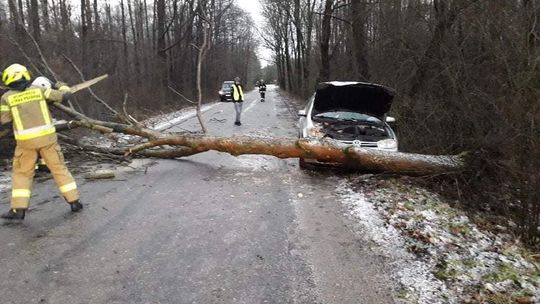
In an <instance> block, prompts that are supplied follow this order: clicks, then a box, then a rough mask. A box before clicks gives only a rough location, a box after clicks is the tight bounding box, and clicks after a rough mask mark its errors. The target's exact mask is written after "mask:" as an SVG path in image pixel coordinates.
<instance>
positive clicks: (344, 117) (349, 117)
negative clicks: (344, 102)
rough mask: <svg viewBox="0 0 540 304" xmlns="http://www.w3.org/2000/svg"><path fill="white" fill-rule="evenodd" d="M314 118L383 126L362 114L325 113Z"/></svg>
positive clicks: (378, 121) (375, 119) (374, 119)
mask: <svg viewBox="0 0 540 304" xmlns="http://www.w3.org/2000/svg"><path fill="white" fill-rule="evenodd" d="M314 118H322V119H332V120H339V121H363V122H370V123H374V124H382V121H381V120H380V119H378V118H376V117H373V116H369V115H366V114H362V113H357V112H341V111H335V112H324V113H319V114H317V115H315V116H314Z"/></svg>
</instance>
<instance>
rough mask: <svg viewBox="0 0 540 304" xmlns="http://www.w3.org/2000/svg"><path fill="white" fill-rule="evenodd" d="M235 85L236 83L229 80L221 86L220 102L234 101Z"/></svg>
mask: <svg viewBox="0 0 540 304" xmlns="http://www.w3.org/2000/svg"><path fill="white" fill-rule="evenodd" d="M233 84H234V81H232V80H227V81H224V82H223V84H222V85H221V89H220V90H219V92H218V94H219V100H220V101H222V102H231V101H232V95H231V94H232V85H233Z"/></svg>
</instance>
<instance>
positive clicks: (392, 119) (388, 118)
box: [386, 116, 396, 123]
mask: <svg viewBox="0 0 540 304" xmlns="http://www.w3.org/2000/svg"><path fill="white" fill-rule="evenodd" d="M386 122H388V123H393V122H396V118H394V117H392V116H386Z"/></svg>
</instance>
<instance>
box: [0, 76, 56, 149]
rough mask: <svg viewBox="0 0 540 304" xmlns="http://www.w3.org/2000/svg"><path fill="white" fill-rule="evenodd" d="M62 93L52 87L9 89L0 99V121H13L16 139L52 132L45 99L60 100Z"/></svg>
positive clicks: (27, 138)
mask: <svg viewBox="0 0 540 304" xmlns="http://www.w3.org/2000/svg"><path fill="white" fill-rule="evenodd" d="M62 98H63V93H62V92H60V91H58V90H53V89H42V88H39V87H34V86H30V87H29V88H27V89H26V90H24V91H15V90H10V91H8V92H6V93H5V94H4V95H2V98H1V99H0V122H1V123H2V124H5V123H8V122H11V121H13V133H14V135H15V139H16V140H17V141H27V140H31V139H34V138H39V137H43V136H47V135H51V134H54V133H55V132H56V129H55V128H54V124H53V122H52V119H51V112H50V111H49V106H48V105H47V101H57V102H61V101H62Z"/></svg>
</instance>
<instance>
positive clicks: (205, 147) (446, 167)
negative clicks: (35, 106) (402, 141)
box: [55, 104, 465, 175]
mask: <svg viewBox="0 0 540 304" xmlns="http://www.w3.org/2000/svg"><path fill="white" fill-rule="evenodd" d="M55 106H56V107H57V108H59V109H60V110H62V111H64V112H65V113H67V114H69V115H71V116H72V117H73V118H75V120H73V121H71V122H70V127H71V128H73V127H83V128H88V129H92V130H97V131H100V132H102V133H122V134H127V135H132V136H137V137H140V138H141V141H140V143H138V144H133V145H128V146H123V147H106V148H100V147H97V146H95V145H85V144H83V143H81V142H80V141H77V140H74V139H71V140H70V139H68V138H65V137H63V139H64V140H65V141H69V142H70V143H71V144H74V145H77V146H79V147H81V148H83V149H87V150H89V151H94V152H103V153H111V154H115V155H122V156H124V157H131V156H137V155H138V156H143V157H157V158H179V157H186V156H190V155H194V154H197V153H202V152H206V151H210V150H213V151H218V152H225V153H229V154H231V155H234V156H238V155H244V154H259V155H271V156H275V157H279V158H306V159H317V160H319V161H321V162H328V163H337V164H342V165H343V166H347V167H351V168H356V169H361V170H367V171H373V172H390V173H397V174H406V175H434V174H445V173H453V172H459V171H462V170H463V169H464V168H465V160H464V158H463V156H462V155H450V156H448V155H443V156H434V155H422V154H413V153H402V152H387V151H381V150H376V149H364V148H357V147H354V146H347V145H343V144H341V143H339V142H336V141H333V140H317V139H295V138H272V137H250V136H235V137H214V136H206V135H201V134H189V133H161V132H159V131H156V130H153V129H149V128H145V127H143V126H142V125H140V124H139V125H133V124H132V125H127V124H122V123H115V122H107V121H100V120H96V119H91V118H88V117H86V116H85V115H83V114H81V113H78V112H77V111H75V110H73V109H71V108H69V107H66V106H63V105H61V104H55Z"/></svg>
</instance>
